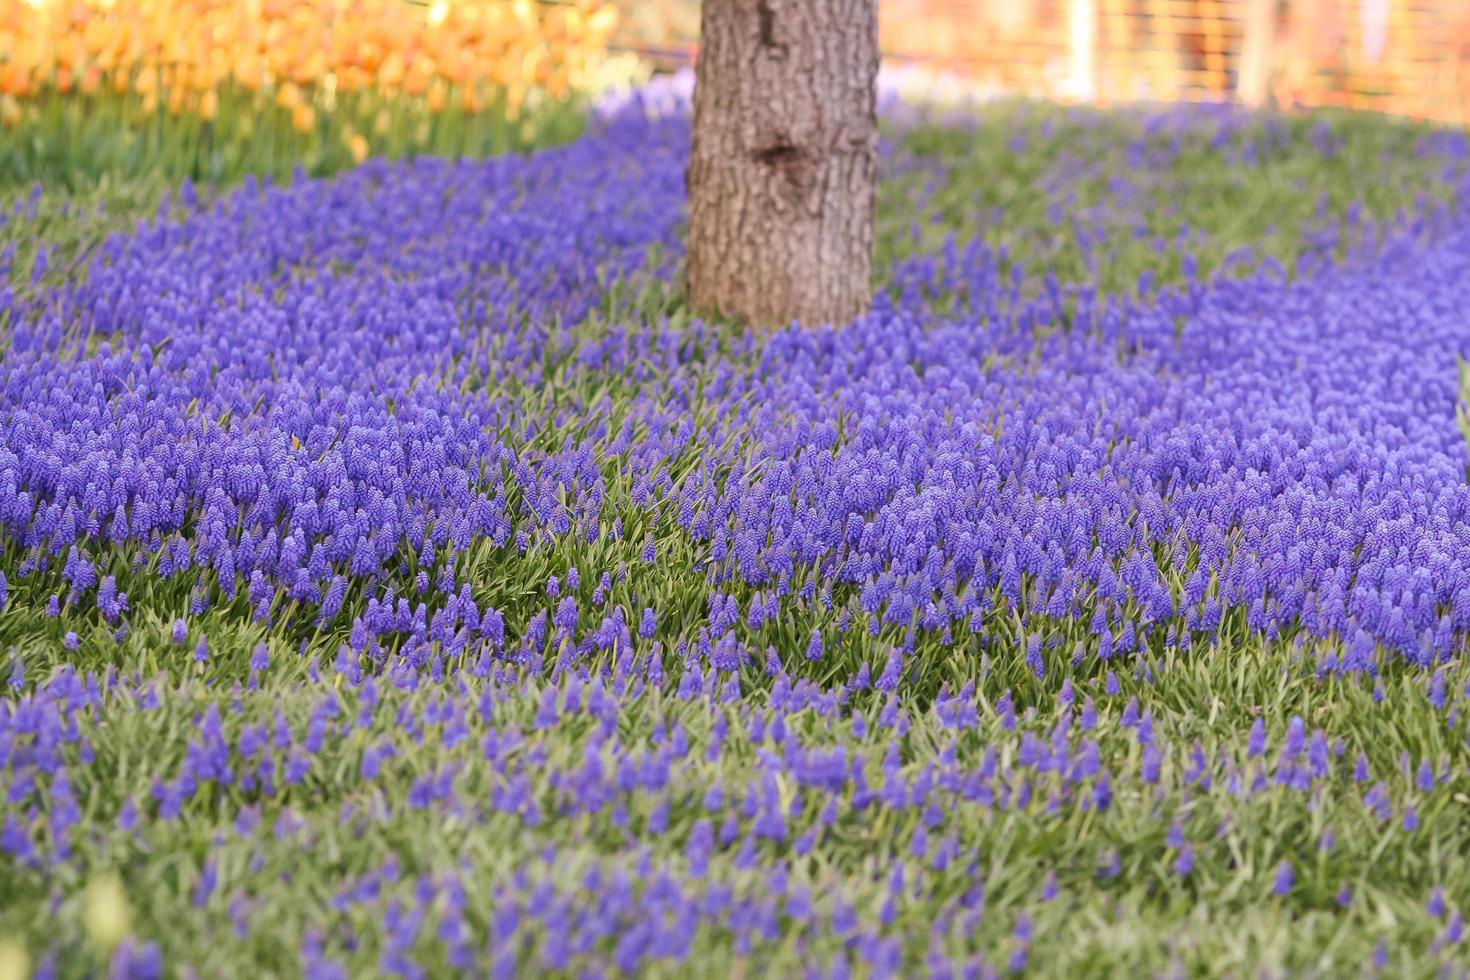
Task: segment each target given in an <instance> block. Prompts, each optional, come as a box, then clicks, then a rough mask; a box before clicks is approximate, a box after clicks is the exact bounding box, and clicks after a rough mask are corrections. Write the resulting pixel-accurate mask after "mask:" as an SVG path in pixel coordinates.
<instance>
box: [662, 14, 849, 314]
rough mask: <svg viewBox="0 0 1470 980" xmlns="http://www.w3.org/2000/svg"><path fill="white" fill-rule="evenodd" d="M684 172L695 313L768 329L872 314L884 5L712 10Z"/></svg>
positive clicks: (704, 26) (704, 27) (706, 18)
mask: <svg viewBox="0 0 1470 980" xmlns="http://www.w3.org/2000/svg"><path fill="white" fill-rule="evenodd" d="M703 8H704V10H703V18H702V23H701V26H700V34H701V38H700V48H699V59H698V61H697V63H696V66H695V86H694V145H693V148H692V151H691V153H690V159H689V171H688V174H687V182H688V191H689V241H688V258H687V268H686V276H687V286H688V290H689V301H690V303H691V305H692V306H693V307H694V308H695V309H696V310H702V311H712V312H715V313H719V314H722V315H725V316H731V317H736V318H739V319H742V320H745V321H747V322H750V323H753V324H757V325H765V326H771V325H784V324H786V323H789V322H790V321H792V320H799V321H801V322H802V323H803V324H806V325H808V326H814V325H816V324H819V323H841V322H843V321H845V320H849V319H851V318H852V317H854V316H857V315H858V314H859V313H862V312H863V311H864V310H866V309H867V308H868V303H869V301H870V300H871V298H872V287H871V285H870V282H869V276H870V273H871V271H872V261H873V259H872V252H873V197H874V190H875V186H876V183H877V142H878V136H877V120H876V113H875V106H874V102H875V89H876V77H877V72H878V9H877V8H878V4H877V0H704V4H703Z"/></svg>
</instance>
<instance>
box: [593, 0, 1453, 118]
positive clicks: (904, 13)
mask: <svg viewBox="0 0 1470 980" xmlns="http://www.w3.org/2000/svg"><path fill="white" fill-rule="evenodd" d="M618 7H619V9H620V14H621V20H620V26H619V28H618V30H617V31H616V32H615V33H614V36H613V42H612V43H613V44H614V45H615V46H620V47H622V48H624V49H626V50H629V51H634V52H637V53H639V54H641V55H643V56H644V57H646V58H650V59H653V60H654V61H655V62H657V63H658V64H660V65H662V66H665V67H672V66H674V65H677V64H684V63H688V62H689V61H691V60H692V58H693V55H694V53H695V49H696V42H697V38H698V35H699V4H698V2H697V0H628V2H624V3H620V4H618ZM879 18H880V36H881V44H882V47H883V50H884V54H885V57H886V59H887V60H888V61H889V63H897V64H907V65H914V66H918V67H922V68H925V69H927V70H929V71H933V72H937V73H944V74H948V75H953V76H956V77H958V78H962V79H966V80H969V81H970V82H971V83H972V84H973V85H974V86H975V87H976V88H977V89H979V90H982V91H987V92H997V93H1011V94H1020V95H1030V96H1039V97H1045V98H1057V99H1064V100H1075V101H1088V102H1101V103H1114V102H1125V101H1140V100H1145V101H1180V100H1186V101H1202V100H1207V101H1224V100H1232V99H1239V100H1241V101H1244V102H1247V103H1251V104H1260V103H1264V102H1268V101H1269V102H1274V103H1275V104H1277V105H1281V106H1319V105H1332V106H1342V107H1348V108H1353V109H1364V110H1371V111H1379V112H1389V113H1397V114H1401V115H1407V116H1415V117H1419V118H1425V119H1433V120H1437V121H1441V122H1451V123H1458V124H1466V123H1470V0H879Z"/></svg>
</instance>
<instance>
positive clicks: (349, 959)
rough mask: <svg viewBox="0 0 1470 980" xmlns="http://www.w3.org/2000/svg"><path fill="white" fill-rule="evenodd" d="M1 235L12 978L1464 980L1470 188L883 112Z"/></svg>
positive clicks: (0, 539) (1276, 144) (1206, 145)
mask: <svg viewBox="0 0 1470 980" xmlns="http://www.w3.org/2000/svg"><path fill="white" fill-rule="evenodd" d="M651 105H652V103H648V102H644V101H640V100H637V99H635V100H633V101H631V102H630V103H629V104H628V105H625V106H622V107H619V108H616V109H608V110H606V111H604V112H603V113H602V114H601V115H600V116H598V117H597V118H595V119H594V120H593V121H592V122H591V123H590V125H589V128H588V132H587V133H586V134H585V135H584V136H582V137H581V138H580V139H579V140H577V141H576V142H574V143H571V144H569V145H565V146H561V147H557V148H548V149H545V150H542V151H539V152H537V153H535V154H533V155H530V156H508V157H502V158H496V159H490V160H484V161H466V162H446V161H435V160H423V161H418V162H412V163H399V164H386V163H374V162H369V163H367V164H365V165H363V166H361V167H359V168H357V169H354V170H351V171H349V172H347V173H344V174H342V175H340V176H337V177H335V178H330V179H320V180H307V179H304V178H301V179H298V180H295V181H293V182H291V183H289V184H287V185H271V184H265V183H256V182H250V181H247V182H246V183H245V184H244V185H243V186H239V187H236V188H233V189H223V190H211V191H206V190H204V189H195V188H192V187H190V186H187V185H186V186H184V187H182V188H172V189H164V188H151V187H143V188H136V187H134V188H126V187H124V188H116V187H115V188H112V189H111V190H105V189H104V190H103V191H99V192H97V193H96V194H94V195H92V196H87V195H80V196H76V197H71V198H65V197H57V196H55V195H52V194H49V193H41V192H37V193H29V192H25V193H19V194H12V195H10V196H9V197H7V198H6V199H5V203H4V214H5V217H4V220H3V224H0V248H3V249H4V251H3V252H0V270H3V272H4V277H3V279H0V544H3V552H0V668H3V671H0V683H4V682H6V681H8V686H6V687H5V688H4V695H3V700H0V974H4V971H5V970H6V969H10V970H12V972H11V973H9V974H4V975H5V976H7V977H8V976H24V975H26V974H27V973H28V972H29V973H30V974H32V975H34V976H82V975H97V974H98V973H107V974H109V975H112V976H120V977H156V976H165V975H166V976H183V977H187V976H199V977H215V976H255V977H267V976H295V975H306V976H310V977H320V978H334V977H340V978H345V977H355V976H368V975H384V976H401V977H424V976H444V975H451V974H459V973H468V974H470V975H475V976H480V975H491V976H497V977H499V976H510V975H517V974H523V973H524V974H528V975H540V974H548V975H567V976H577V977H594V976H602V975H618V974H624V973H631V972H638V973H646V974H649V975H653V976H723V975H737V976H747V975H751V974H755V973H766V972H769V973H771V974H773V975H777V976H791V975H813V976H839V977H840V976H870V977H884V976H895V975H914V974H921V975H933V976H939V977H944V976H965V977H970V976H993V975H997V974H1009V973H1014V972H1028V973H1029V972H1034V973H1036V974H1041V975H1068V976H1083V975H1089V976H1092V975H1115V974H1121V973H1124V972H1135V971H1147V972H1148V973H1150V974H1159V973H1164V974H1178V975H1199V974H1207V975H1238V976H1245V975H1259V974H1261V973H1263V972H1264V973H1265V974H1266V975H1278V976H1279V975H1286V974H1312V973H1316V974H1319V975H1358V974H1362V973H1369V974H1372V973H1374V972H1378V973H1381V974H1382V975H1384V976H1411V975H1412V976H1425V975H1434V974H1435V973H1436V972H1440V973H1445V974H1449V975H1460V976H1463V975H1465V963H1466V957H1467V955H1470V954H1467V949H1470V945H1467V940H1466V937H1465V936H1464V930H1465V927H1464V922H1463V918H1462V915H1463V910H1464V909H1466V908H1467V907H1470V819H1467V817H1466V814H1467V811H1470V745H1467V740H1466V735H1465V725H1466V723H1467V721H1470V718H1467V713H1466V706H1467V704H1470V667H1467V665H1466V651H1467V638H1470V485H1467V477H1466V464H1467V461H1470V457H1467V451H1466V445H1465V441H1464V438H1463V437H1462V435H1461V431H1460V424H1459V423H1460V409H1459V407H1458V406H1459V404H1460V378H1459V361H1460V358H1461V357H1462V356H1466V355H1470V142H1467V139H1466V137H1465V135H1464V134H1457V133H1448V132H1439V131H1434V130H1431V129H1428V128H1422V127H1416V126H1411V125H1408V124H1404V123H1394V122H1389V121H1385V120H1377V119H1363V118H1354V117H1349V116H1324V117H1318V116H1309V117H1272V116H1264V117H1252V116H1248V115H1244V114H1241V113H1239V112H1237V111H1235V110H1231V109H1226V108H1200V107H1194V108H1189V109H1151V110H1143V109H1138V110H1128V111H1122V112H1117V113H1111V114H1099V113H1095V112H1091V111H1084V110H1061V109H1055V108H1046V107H1039V106H1013V105H999V106H995V107H991V108H987V109H985V110H983V111H977V112H974V113H949V114H944V113H938V112H933V111H929V112H926V111H920V110H915V109H912V108H904V107H901V106H894V107H890V109H889V118H888V119H887V121H886V122H885V126H886V137H885V142H884V147H883V168H884V171H883V172H884V186H883V190H882V199H881V201H880V210H879V234H878V239H879V251H880V255H879V268H880V280H879V282H878V283H877V284H876V287H875V288H876V290H877V293H876V295H877V298H876V300H875V303H874V308H873V311H872V313H871V314H870V315H868V316H865V317H863V318H861V319H859V320H858V321H856V322H854V323H851V324H847V325H844V326H842V327H841V328H835V329H834V328H822V329H815V330H806V329H800V328H792V329H787V330H782V331H777V332H774V333H767V334H753V333H750V332H747V331H745V330H743V329H741V328H739V327H738V326H736V325H732V324H724V323H717V322H709V321H701V320H699V319H697V318H695V317H694V316H692V315H691V313H690V312H689V311H688V310H687V309H686V308H685V307H684V306H683V304H682V300H681V297H680V295H679V290H678V286H677V283H678V270H679V258H680V251H681V244H680V242H681V237H682V227H681V223H682V221H683V168H684V160H685V156H686V153H687V146H688V129H689V124H688V119H687V116H686V115H685V114H684V113H683V112H681V111H680V110H679V109H678V107H677V106H674V107H673V108H672V110H671V109H670V107H669V106H664V111H662V112H654V111H652V109H651Z"/></svg>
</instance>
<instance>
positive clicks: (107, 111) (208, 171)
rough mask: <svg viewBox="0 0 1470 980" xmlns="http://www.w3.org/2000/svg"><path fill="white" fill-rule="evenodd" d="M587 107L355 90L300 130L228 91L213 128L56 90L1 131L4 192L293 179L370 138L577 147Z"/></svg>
mask: <svg viewBox="0 0 1470 980" xmlns="http://www.w3.org/2000/svg"><path fill="white" fill-rule="evenodd" d="M582 102H583V99H581V98H580V97H579V98H567V99H551V98H549V97H545V96H544V95H543V94H542V93H537V94H536V101H534V102H533V103H532V104H531V105H530V106H528V107H526V108H525V109H523V110H521V111H519V112H517V113H509V112H507V111H506V107H505V106H504V105H503V104H500V103H497V102H492V103H491V104H489V105H487V106H486V107H485V108H484V109H483V110H482V111H480V112H475V113H467V112H465V111H464V110H463V109H462V108H461V107H460V106H459V104H458V102H457V101H455V100H451V101H450V102H449V104H448V105H447V106H446V107H445V108H444V109H443V110H442V111H440V112H438V113H431V112H429V111H428V110H426V109H425V108H424V106H423V104H422V100H412V99H394V98H384V97H382V96H379V95H377V94H376V93H374V92H371V91H368V92H356V93H346V94H343V95H341V96H340V97H337V98H334V99H333V108H332V109H331V111H327V110H326V109H325V108H324V107H323V106H321V105H317V107H316V120H315V123H314V125H313V126H312V127H311V129H309V130H307V131H305V132H303V131H299V130H297V129H295V128H294V127H293V126H292V121H291V113H290V112H289V111H287V110H285V109H281V108H279V107H277V106H276V105H274V104H273V103H271V102H270V101H269V100H268V99H265V97H264V96H260V95H258V94H256V93H252V92H248V91H245V90H236V89H234V88H232V87H229V86H225V87H223V88H221V89H220V97H219V111H218V114H217V115H216V116H215V117H214V118H213V119H209V120H206V119H203V118H201V117H200V116H198V115H197V114H195V113H192V112H187V111H186V112H179V113H172V112H170V111H168V109H167V108H165V107H163V106H161V105H160V106H158V107H156V108H154V109H151V110H150V109H146V108H145V107H144V106H143V104H142V102H141V100H140V99H139V98H138V97H137V96H134V95H117V94H114V93H111V92H101V93H97V94H93V95H80V94H70V95H60V94H57V93H55V92H50V93H48V94H47V95H46V96H44V97H43V98H42V99H41V100H39V101H35V102H28V103H27V104H26V110H25V113H24V115H23V116H22V118H21V120H20V121H19V122H18V123H16V124H14V125H11V126H7V127H6V128H5V129H4V130H3V131H0V136H3V138H0V187H17V186H24V185H27V184H31V183H34V182H38V181H39V182H42V183H44V184H45V185H46V186H47V187H48V188H57V189H64V190H70V191H82V192H85V191H88V190H90V189H91V188H92V187H93V186H94V185H96V184H97V183H98V182H99V181H103V180H111V181H140V180H141V181H143V182H145V183H151V182H154V181H169V182H174V181H179V180H184V179H189V180H194V181H198V182H201V183H210V184H223V183H233V182H235V181H238V180H239V179H240V178H242V177H243V176H245V175H247V174H255V175H258V176H268V177H271V178H274V179H277V180H285V179H288V178H289V177H290V176H291V175H292V174H293V173H295V172H296V171H297V170H298V169H300V170H302V171H304V172H306V173H307V174H309V175H312V176H322V175H326V174H331V173H336V172H337V171H339V170H343V169H345V168H347V167H350V166H352V165H353V156H352V151H351V149H350V148H349V146H348V142H347V140H348V137H349V136H351V135H353V134H357V135H360V136H362V137H363V138H365V139H366V140H367V141H368V145H369V148H370V152H371V153H372V155H373V156H376V157H385V158H388V159H395V160H396V159H403V158H407V157H414V156H425V155H429V156H442V157H451V158H457V157H478V156H486V155H490V154H496V153H506V152H513V151H519V150H527V149H531V148H534V147H537V146H544V145H547V144H551V143H560V142H565V141H567V140H570V139H573V138H575V137H576V136H577V134H578V133H580V132H581V131H582V125H583V121H584V118H585V116H584V113H583V106H582Z"/></svg>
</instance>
